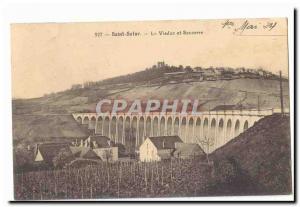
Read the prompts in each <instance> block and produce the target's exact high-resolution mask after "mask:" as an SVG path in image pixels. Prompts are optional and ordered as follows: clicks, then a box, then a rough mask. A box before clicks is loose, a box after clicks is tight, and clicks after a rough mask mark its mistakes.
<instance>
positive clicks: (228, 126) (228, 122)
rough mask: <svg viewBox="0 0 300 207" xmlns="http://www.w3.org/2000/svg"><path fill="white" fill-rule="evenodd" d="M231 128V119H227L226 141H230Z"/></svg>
mask: <svg viewBox="0 0 300 207" xmlns="http://www.w3.org/2000/svg"><path fill="white" fill-rule="evenodd" d="M231 127H232V122H231V119H229V120H228V121H227V125H226V141H227V140H228V139H230V138H231V137H230V136H231Z"/></svg>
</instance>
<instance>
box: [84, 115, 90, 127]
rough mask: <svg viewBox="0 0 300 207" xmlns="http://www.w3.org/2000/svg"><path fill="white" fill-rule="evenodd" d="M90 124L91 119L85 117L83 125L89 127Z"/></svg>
mask: <svg viewBox="0 0 300 207" xmlns="http://www.w3.org/2000/svg"><path fill="white" fill-rule="evenodd" d="M89 122H90V119H89V117H88V116H85V117H84V118H83V121H82V124H85V125H88V124H89Z"/></svg>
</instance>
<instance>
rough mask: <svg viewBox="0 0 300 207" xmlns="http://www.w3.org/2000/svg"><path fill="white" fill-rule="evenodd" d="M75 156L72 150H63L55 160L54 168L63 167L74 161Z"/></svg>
mask: <svg viewBox="0 0 300 207" xmlns="http://www.w3.org/2000/svg"><path fill="white" fill-rule="evenodd" d="M73 159H74V156H73V154H72V152H71V151H70V150H68V149H67V148H62V149H61V150H60V151H59V152H58V154H57V155H56V156H55V157H54V158H53V161H52V162H53V165H54V167H59V168H61V167H63V166H64V165H65V164H66V163H68V162H70V161H72V160H73Z"/></svg>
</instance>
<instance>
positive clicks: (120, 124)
mask: <svg viewBox="0 0 300 207" xmlns="http://www.w3.org/2000/svg"><path fill="white" fill-rule="evenodd" d="M117 128H118V129H117V130H118V142H119V143H123V128H124V118H123V116H120V117H119V119H118V123H117Z"/></svg>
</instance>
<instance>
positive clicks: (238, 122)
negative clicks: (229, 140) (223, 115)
mask: <svg viewBox="0 0 300 207" xmlns="http://www.w3.org/2000/svg"><path fill="white" fill-rule="evenodd" d="M239 134H240V120H236V122H235V126H234V137H236V136H238V135H239Z"/></svg>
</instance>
